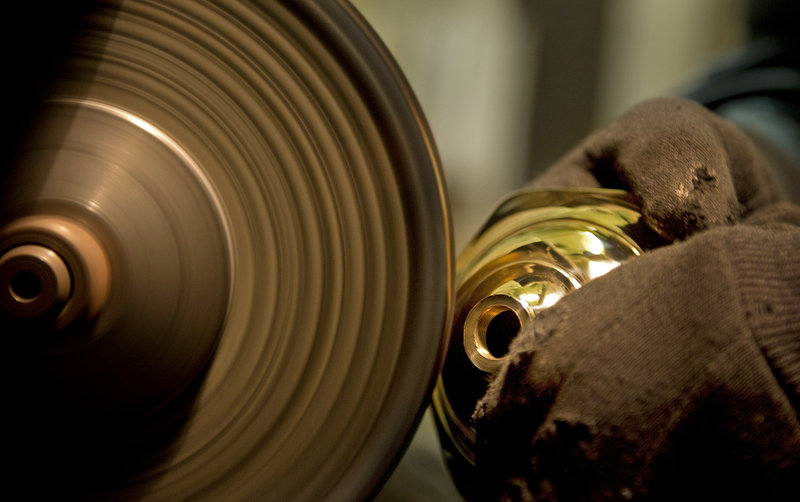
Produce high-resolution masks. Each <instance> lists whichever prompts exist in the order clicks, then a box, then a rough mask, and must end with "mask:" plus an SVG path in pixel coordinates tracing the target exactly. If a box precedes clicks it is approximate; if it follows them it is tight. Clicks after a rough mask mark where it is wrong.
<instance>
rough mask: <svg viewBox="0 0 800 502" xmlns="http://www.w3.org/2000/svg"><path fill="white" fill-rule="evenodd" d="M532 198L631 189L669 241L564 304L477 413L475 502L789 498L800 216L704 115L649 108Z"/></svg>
mask: <svg viewBox="0 0 800 502" xmlns="http://www.w3.org/2000/svg"><path fill="white" fill-rule="evenodd" d="M536 184H537V185H538V186H558V185H561V186H563V185H569V186H574V185H584V186H598V185H603V186H615V187H621V188H625V189H628V190H630V191H632V192H633V193H634V194H635V196H636V197H637V198H638V200H639V202H640V204H641V206H642V208H643V212H644V214H645V217H646V220H647V221H648V222H649V223H650V225H651V226H652V227H653V228H654V229H655V230H656V231H658V232H659V233H660V234H661V235H662V236H663V237H665V238H666V239H670V240H671V239H676V238H677V239H680V241H679V242H675V243H673V244H671V245H668V246H665V247H662V248H659V249H657V250H654V251H651V252H649V253H647V254H645V255H644V256H641V257H639V258H636V259H634V260H632V261H630V262H628V263H626V264H623V265H622V266H621V267H619V268H618V269H616V270H614V271H612V272H610V273H608V274H607V275H606V276H604V277H601V278H599V279H596V280H595V281H593V282H591V283H589V284H587V285H586V286H584V287H583V288H581V289H579V290H577V291H574V292H573V293H570V294H569V295H567V296H566V297H565V298H563V299H562V300H561V301H560V302H559V303H557V304H556V305H554V306H553V307H551V308H550V309H548V310H547V311H546V312H544V313H543V314H541V315H540V316H538V317H537V318H536V320H535V322H534V324H533V329H531V330H529V331H526V332H523V333H521V334H520V335H519V336H518V337H517V338H516V339H515V341H514V342H513V343H512V346H511V350H510V353H509V357H508V358H507V363H506V365H505V366H504V367H503V369H502V370H501V371H500V373H499V374H498V375H497V376H496V378H495V380H494V381H493V382H492V384H491V386H490V388H489V390H488V392H487V394H486V396H485V397H484V398H483V400H482V401H481V402H480V403H479V404H478V407H477V409H476V413H475V418H476V427H477V439H478V445H477V455H476V459H477V468H478V473H477V476H478V479H479V483H476V484H477V485H480V486H481V487H482V490H483V491H482V493H479V494H477V497H476V499H479V500H503V499H511V500H609V499H610V500H614V499H619V500H626V499H643V498H646V499H649V500H686V499H708V500H721V499H725V498H728V499H730V498H733V499H735V500H740V499H742V498H746V497H748V496H750V497H751V498H755V499H758V500H763V499H780V500H784V499H786V500H800V422H798V412H797V410H798V409H800V408H799V407H800V253H799V252H798V250H800V208H798V207H796V206H793V205H791V204H788V203H775V201H776V200H777V199H778V191H777V188H776V187H775V186H774V184H773V183H772V181H771V178H770V176H769V171H768V169H767V162H766V161H765V159H764V157H762V156H761V155H760V153H759V151H758V149H757V148H755V147H754V146H753V144H752V143H751V142H750V141H749V140H748V138H747V137H746V136H745V135H744V134H743V133H742V132H741V131H740V130H739V129H737V128H736V127H735V126H733V125H731V124H729V123H727V122H725V121H723V120H722V119H720V118H718V117H716V116H715V115H713V114H711V113H710V112H709V111H707V110H705V109H703V108H702V107H700V106H699V105H696V104H693V103H690V102H687V101H682V100H677V99H665V100H657V101H652V102H647V103H644V104H642V105H640V106H637V107H635V108H634V109H632V110H631V111H630V112H629V113H628V114H626V115H624V116H623V117H621V118H620V119H618V120H617V121H615V122H613V123H612V124H611V125H609V126H608V127H606V128H604V129H602V130H600V131H598V132H597V133H595V134H593V135H591V136H590V137H589V138H587V139H586V140H585V141H584V142H583V143H582V144H581V145H580V146H579V147H578V148H576V149H575V150H574V151H572V152H571V153H570V154H568V155H567V156H566V157H565V158H564V159H563V160H562V161H560V162H559V163H558V164H556V165H555V166H554V167H553V168H552V169H551V170H549V171H548V172H547V173H546V174H545V175H544V176H543V177H541V178H540V179H539V180H537V183H536Z"/></svg>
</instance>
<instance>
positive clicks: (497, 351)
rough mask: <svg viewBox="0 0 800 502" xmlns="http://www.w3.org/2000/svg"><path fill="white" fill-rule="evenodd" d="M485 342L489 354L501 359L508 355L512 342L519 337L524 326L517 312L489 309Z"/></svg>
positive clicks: (486, 314)
mask: <svg viewBox="0 0 800 502" xmlns="http://www.w3.org/2000/svg"><path fill="white" fill-rule="evenodd" d="M484 315H485V316H486V318H487V320H488V323H487V324H486V332H485V340H486V349H488V350H489V353H490V354H491V355H492V356H493V357H495V358H497V359H500V358H502V357H503V356H505V355H506V354H508V349H509V346H510V345H511V341H512V340H513V339H514V338H515V337H516V336H517V334H518V333H519V330H520V328H521V327H522V325H521V324H520V321H519V317H517V314H516V312H514V311H513V310H510V309H496V308H495V309H489V310H488V311H487V312H486V313H484Z"/></svg>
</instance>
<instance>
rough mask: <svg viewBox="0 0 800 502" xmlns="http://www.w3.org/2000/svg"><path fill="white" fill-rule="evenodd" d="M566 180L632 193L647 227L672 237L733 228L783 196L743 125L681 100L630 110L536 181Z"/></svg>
mask: <svg viewBox="0 0 800 502" xmlns="http://www.w3.org/2000/svg"><path fill="white" fill-rule="evenodd" d="M562 182H563V183H564V184H567V185H568V186H578V185H580V184H584V186H597V185H598V184H599V185H601V186H604V187H607V188H622V189H625V190H628V191H630V192H631V193H632V194H633V195H634V197H636V199H637V200H638V202H639V205H640V207H641V208H642V213H643V215H644V217H645V221H646V222H647V223H648V225H649V226H650V227H651V228H653V230H655V231H656V232H657V233H659V234H660V235H661V236H662V237H664V238H666V239H668V240H675V239H681V238H684V237H687V236H689V235H691V234H693V233H695V232H698V231H700V230H703V229H706V228H711V227H715V226H721V225H730V224H732V223H734V222H736V221H738V220H739V219H740V218H741V217H742V216H743V215H744V214H746V213H747V212H749V211H750V210H752V209H753V208H755V207H758V206H760V205H763V204H766V203H769V202H771V201H774V200H777V198H779V190H778V188H777V184H776V183H775V182H774V180H773V179H772V177H771V175H770V172H769V169H768V166H767V163H766V160H765V159H764V158H763V156H762V155H761V154H760V152H759V151H758V149H757V148H756V147H755V146H754V145H753V143H752V142H751V141H750V140H749V138H748V137H747V136H746V135H745V134H744V133H743V132H742V131H741V130H740V129H739V128H738V127H736V126H735V125H733V124H731V123H729V122H727V121H725V120H724V119H721V118H719V117H718V116H716V115H715V114H713V113H712V112H711V111H709V110H707V109H706V108H704V107H702V106H700V105H699V104H697V103H694V102H691V101H688V100H683V99H678V98H661V99H655V100H650V101H646V102H644V103H641V104H639V105H637V106H635V107H633V108H632V109H630V110H629V111H628V112H627V113H625V114H624V115H622V116H621V117H620V118H618V119H616V120H615V121H613V122H611V123H610V124H609V125H608V126H606V127H604V128H602V129H599V130H597V131H595V132H594V133H593V134H591V135H590V136H589V137H587V138H586V139H585V140H584V141H583V142H582V143H581V144H580V145H579V146H578V147H577V148H576V149H574V150H573V151H571V152H570V153H569V154H567V155H566V156H565V157H563V158H562V159H561V160H560V161H558V162H557V163H556V164H555V165H554V166H552V167H551V168H550V169H548V171H547V172H545V173H544V174H543V175H542V176H541V177H540V178H538V179H537V180H535V181H534V186H537V187H553V186H557V185H559V184H561V183H562Z"/></svg>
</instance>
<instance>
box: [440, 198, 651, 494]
mask: <svg viewBox="0 0 800 502" xmlns="http://www.w3.org/2000/svg"><path fill="white" fill-rule="evenodd" d="M654 239H655V237H654V236H653V234H652V233H651V232H650V231H649V230H648V229H647V227H646V225H645V224H644V222H643V221H641V215H640V213H639V211H638V208H637V206H636V204H635V203H634V202H633V200H632V198H631V197H630V196H629V195H628V194H627V193H626V192H623V191H620V190H608V189H564V190H549V191H539V190H527V191H521V192H517V193H514V194H511V195H510V196H509V197H508V198H507V199H506V200H505V201H504V202H502V203H501V205H500V206H499V207H498V209H497V210H496V211H495V213H494V214H493V215H492V217H491V218H490V219H489V221H488V222H487V223H486V224H485V225H484V226H483V228H482V229H481V230H480V232H479V233H478V235H477V236H476V237H475V238H474V239H473V240H472V242H470V244H469V245H468V246H467V247H466V249H464V251H463V252H462V253H461V255H460V256H459V258H458V261H457V265H456V267H457V269H456V300H455V317H454V321H453V328H452V332H451V339H450V347H449V350H448V353H447V359H446V360H445V365H444V368H443V371H442V373H441V374H440V376H439V379H438V380H437V384H436V388H435V389H434V395H433V405H434V410H435V412H436V418H437V421H438V425H439V429H440V437H441V439H442V444H443V447H444V449H445V457H446V458H447V459H448V464H449V466H450V468H451V470H452V471H453V473H454V477H456V482H459V479H458V478H459V475H460V474H463V473H464V472H468V471H469V469H470V466H471V465H474V462H475V451H474V448H475V430H474V428H473V425H472V422H471V415H472V412H473V410H474V408H475V405H476V403H477V401H478V399H480V397H481V396H482V395H483V394H484V393H485V391H486V386H487V384H488V382H489V380H490V378H491V376H492V375H493V374H494V373H495V372H496V371H497V370H498V369H499V368H500V367H501V366H502V364H503V360H504V358H505V357H506V353H507V352H508V349H509V344H510V343H511V341H512V340H513V338H514V337H515V336H516V335H517V334H518V333H519V332H520V331H522V330H525V329H526V328H527V327H528V326H529V325H530V323H531V322H532V320H533V319H534V318H535V317H536V315H537V314H538V313H539V312H541V311H542V310H544V309H546V308H548V307H550V306H552V305H553V304H555V303H556V302H557V301H558V300H560V299H561V298H562V297H563V296H564V295H566V294H567V293H569V292H570V291H572V290H574V289H577V288H579V287H581V286H582V285H583V284H586V283H587V282H589V281H591V280H592V279H595V278H597V277H600V276H602V275H603V274H606V273H607V272H609V271H611V270H613V269H614V268H616V267H618V266H619V265H620V264H622V263H623V262H625V261H626V260H628V259H630V258H633V257H635V256H638V255H640V254H641V253H642V252H643V249H646V248H648V247H650V246H651V245H653V244H654V243H655V242H656V241H655V240H654Z"/></svg>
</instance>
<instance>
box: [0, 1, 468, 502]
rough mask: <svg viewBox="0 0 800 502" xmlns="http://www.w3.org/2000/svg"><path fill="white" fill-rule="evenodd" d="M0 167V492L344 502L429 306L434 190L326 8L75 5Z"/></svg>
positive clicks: (432, 297)
mask: <svg viewBox="0 0 800 502" xmlns="http://www.w3.org/2000/svg"><path fill="white" fill-rule="evenodd" d="M87 12H88V15H87V16H86V17H85V18H83V17H82V18H81V25H80V26H79V29H78V30H76V34H75V36H74V37H72V38H71V39H70V40H71V43H70V44H69V46H68V47H66V49H65V50H64V51H63V52H64V53H65V55H64V57H63V58H61V59H59V61H58V62H57V67H58V68H59V70H58V74H57V79H56V80H55V84H54V85H52V86H50V87H48V89H47V93H46V95H45V96H44V98H43V99H42V100H41V101H40V102H39V105H37V109H36V113H35V114H34V118H33V120H32V121H31V122H30V125H29V126H26V127H25V130H24V131H23V132H22V133H21V134H19V135H18V136H19V137H20V138H21V139H20V140H19V142H18V143H16V145H15V152H14V157H13V159H14V160H13V162H10V163H8V165H5V166H3V171H2V173H0V176H2V179H1V180H0V328H1V329H2V331H3V338H4V342H5V343H6V349H5V350H4V358H3V365H4V368H5V369H6V371H7V375H6V378H4V382H5V388H4V396H5V397H6V399H7V400H8V401H7V402H6V404H5V410H6V415H7V416H8V417H9V419H10V422H9V428H8V429H7V430H6V434H7V435H8V440H7V441H6V443H7V444H9V445H10V446H9V448H8V449H7V450H6V451H7V455H9V458H10V459H11V460H12V461H13V462H12V463H13V467H12V468H11V469H12V471H11V473H12V474H11V476H9V477H8V479H11V480H12V483H11V484H17V485H19V486H18V487H17V488H22V489H23V490H25V491H26V493H30V494H32V495H35V494H39V493H45V492H47V493H57V494H59V498H60V499H63V498H84V497H85V498H110V499H138V498H143V499H152V500H184V499H191V500H197V499H208V500H293V499H301V500H321V499H326V498H327V499H332V500H355V499H363V498H367V497H369V496H370V495H371V494H374V493H375V491H376V490H377V489H378V488H379V487H380V485H381V482H382V480H383V479H384V478H385V477H386V476H387V475H388V473H389V472H390V471H391V468H392V467H393V465H394V463H395V462H396V461H397V459H398V456H399V455H400V454H401V453H402V451H403V449H404V447H405V445H406V444H407V442H408V440H409V436H410V435H411V433H412V432H413V431H414V429H415V427H416V425H417V424H418V422H419V419H420V417H421V414H422V412H423V410H424V407H425V405H426V404H427V400H428V396H429V393H430V390H431V388H432V385H433V382H434V379H435V376H436V374H437V371H438V369H439V366H440V363H441V360H442V357H443V353H444V347H445V345H446V338H447V333H448V322H449V317H450V309H451V305H450V302H451V298H450V291H451V281H452V267H453V264H452V258H451V256H452V245H451V232H450V216H449V213H448V209H447V205H446V201H445V195H444V186H443V180H442V173H441V169H440V166H439V164H438V160H437V156H436V153H435V150H434V146H433V141H432V138H431V135H430V132H429V130H428V127H427V125H426V124H425V121H424V118H423V116H422V113H421V111H420V109H419V107H418V105H417V104H416V101H415V99H414V97H413V95H412V93H411V91H410V89H409V87H408V85H407V84H406V83H405V80H404V79H403V77H402V75H401V74H400V72H399V71H398V69H397V66H396V64H395V63H394V62H393V60H392V59H391V57H390V56H389V55H388V53H387V51H386V49H385V48H384V47H383V45H382V44H381V43H380V41H379V40H378V39H377V37H376V36H375V34H374V33H373V32H372V31H371V29H370V28H369V27H368V26H367V24H366V23H365V22H364V20H363V19H362V18H361V17H360V16H359V15H358V14H357V13H356V12H355V11H354V9H353V8H352V7H351V6H349V5H348V4H347V3H345V2H344V1H333V0H330V1H329V0H313V1H312V0H308V1H305V0H292V1H277V2H273V1H263V2H249V1H246V0H228V1H215V2H211V1H189V0H185V1H181V0H158V1H155V0H154V1H128V0H125V1H116V2H114V1H107V2H103V1H99V2H94V3H93V5H92V6H91V8H90V9H88V11H87Z"/></svg>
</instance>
